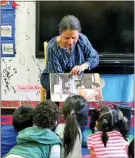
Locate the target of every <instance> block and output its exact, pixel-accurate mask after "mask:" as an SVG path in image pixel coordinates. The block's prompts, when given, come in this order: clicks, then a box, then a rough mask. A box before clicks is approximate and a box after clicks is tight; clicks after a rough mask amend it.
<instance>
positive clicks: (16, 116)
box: [12, 106, 34, 131]
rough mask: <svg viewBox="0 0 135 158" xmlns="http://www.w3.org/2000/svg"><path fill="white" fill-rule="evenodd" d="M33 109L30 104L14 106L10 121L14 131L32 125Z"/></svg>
mask: <svg viewBox="0 0 135 158" xmlns="http://www.w3.org/2000/svg"><path fill="white" fill-rule="evenodd" d="M33 110H34V108H33V107H32V106H19V107H18V108H16V110H15V111H14V113H13V121H12V124H13V126H14V128H15V130H16V131H21V130H23V129H25V128H27V127H31V126H32V125H33Z"/></svg>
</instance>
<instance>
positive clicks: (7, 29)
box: [1, 25, 12, 37]
mask: <svg viewBox="0 0 135 158" xmlns="http://www.w3.org/2000/svg"><path fill="white" fill-rule="evenodd" d="M1 37H12V26H8V25H7V26H6V25H5V26H4V25H2V26H1Z"/></svg>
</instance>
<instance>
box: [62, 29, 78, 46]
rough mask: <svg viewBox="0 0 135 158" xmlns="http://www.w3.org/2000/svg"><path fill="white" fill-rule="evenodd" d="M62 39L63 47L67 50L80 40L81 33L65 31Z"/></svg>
mask: <svg viewBox="0 0 135 158" xmlns="http://www.w3.org/2000/svg"><path fill="white" fill-rule="evenodd" d="M60 37H61V39H62V45H63V46H64V47H65V48H70V47H72V46H73V45H74V44H75V43H76V42H77V40H78V37H79V32H78V31H77V30H65V31H62V33H61V35H60Z"/></svg>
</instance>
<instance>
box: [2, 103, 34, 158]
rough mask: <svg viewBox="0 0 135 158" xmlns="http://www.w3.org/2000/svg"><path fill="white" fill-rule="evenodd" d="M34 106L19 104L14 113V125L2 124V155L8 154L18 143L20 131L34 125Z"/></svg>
mask: <svg viewBox="0 0 135 158" xmlns="http://www.w3.org/2000/svg"><path fill="white" fill-rule="evenodd" d="M33 110H34V108H33V107H32V106H19V107H18V108H16V109H15V111H14V113H13V120H12V124H13V125H7V126H2V128H1V156H2V157H3V156H4V155H5V154H7V153H8V152H9V151H10V149H11V148H12V147H14V146H15V145H16V137H17V135H18V132H19V131H21V130H23V129H24V128H26V127H31V126H32V125H33Z"/></svg>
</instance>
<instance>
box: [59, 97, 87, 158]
mask: <svg viewBox="0 0 135 158" xmlns="http://www.w3.org/2000/svg"><path fill="white" fill-rule="evenodd" d="M88 111H89V106H88V103H87V102H86V100H85V99H84V98H83V97H81V96H79V95H74V96H70V97H68V98H67V99H66V100H65V102H64V103H63V106H62V113H63V115H64V118H65V120H66V125H65V128H64V138H63V146H64V149H65V151H64V156H65V157H66V156H68V154H69V153H70V152H72V151H73V148H74V144H75V141H76V138H77V135H79V136H80V133H79V126H84V125H86V123H87V121H88Z"/></svg>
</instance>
